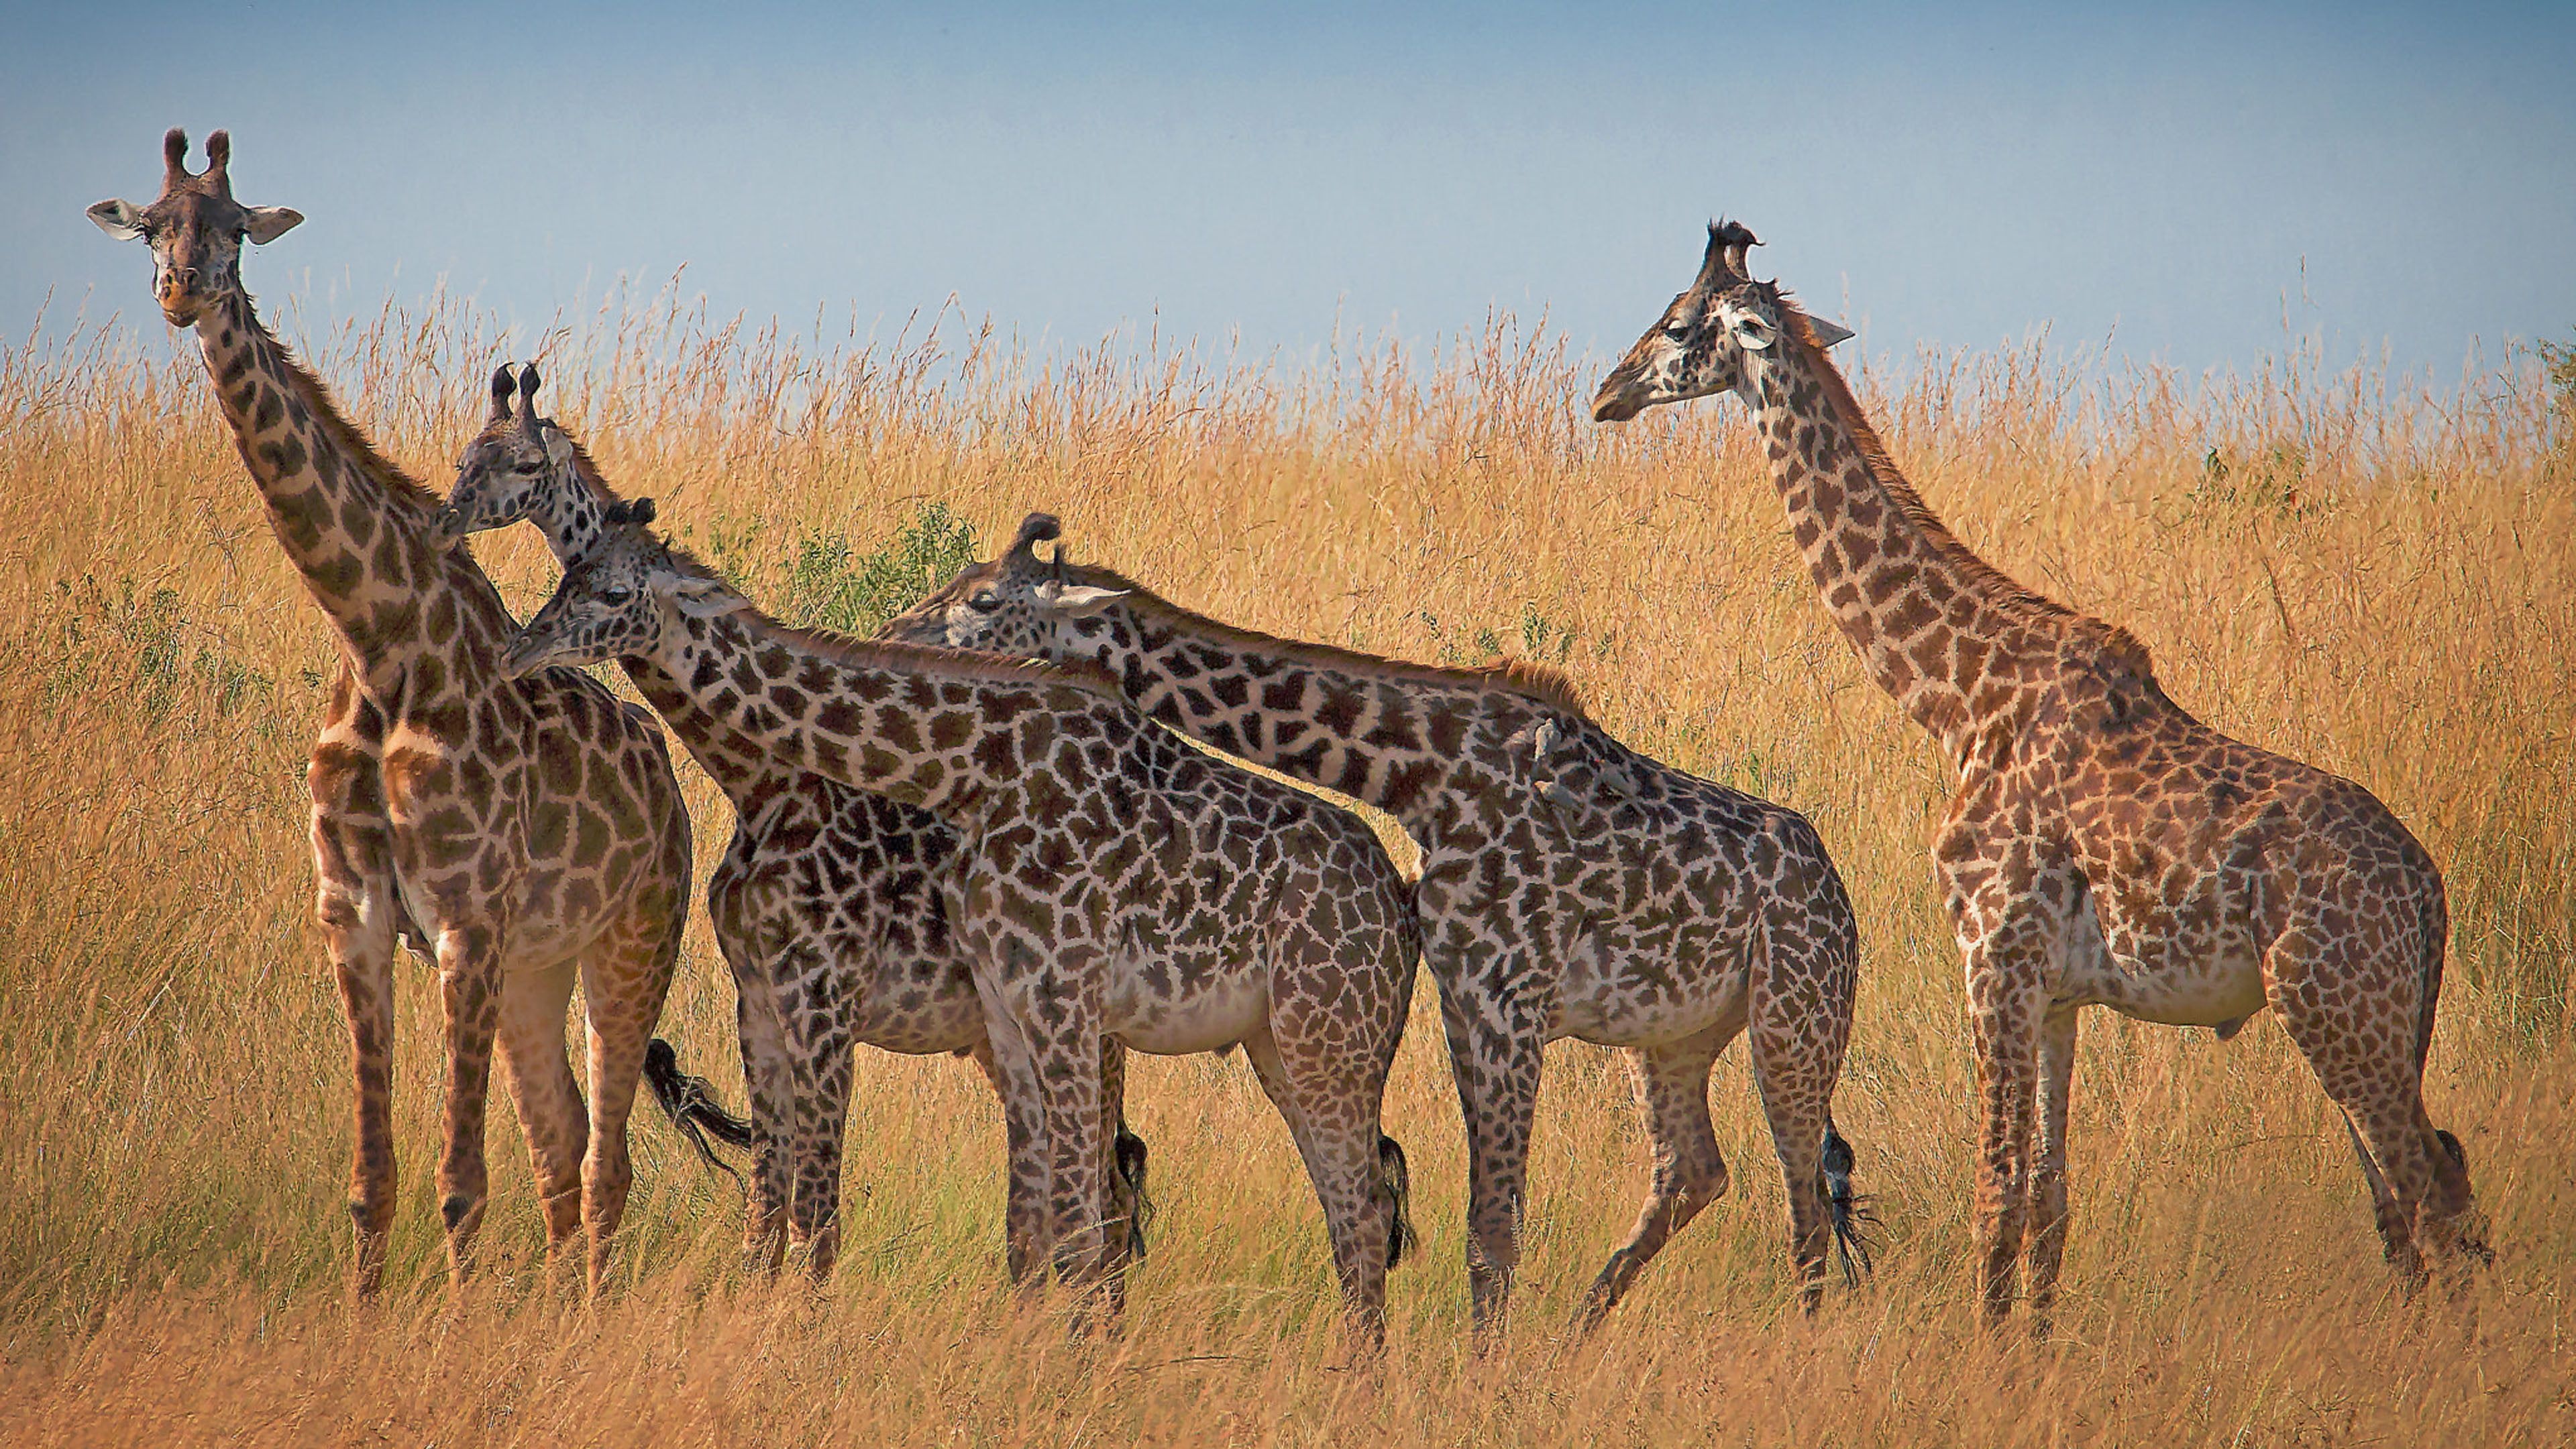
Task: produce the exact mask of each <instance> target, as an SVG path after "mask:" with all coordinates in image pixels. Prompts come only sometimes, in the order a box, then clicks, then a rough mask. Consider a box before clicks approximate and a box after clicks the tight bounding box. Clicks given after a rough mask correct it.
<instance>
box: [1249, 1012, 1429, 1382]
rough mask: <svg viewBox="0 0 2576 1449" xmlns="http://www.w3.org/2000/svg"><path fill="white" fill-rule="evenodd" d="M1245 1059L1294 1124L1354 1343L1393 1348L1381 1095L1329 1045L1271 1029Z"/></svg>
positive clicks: (1253, 1042)
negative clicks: (1381, 1184)
mask: <svg viewBox="0 0 2576 1449" xmlns="http://www.w3.org/2000/svg"><path fill="white" fill-rule="evenodd" d="M1243 1055H1244V1059H1245V1060H1246V1061H1249V1062H1250V1063H1252V1071H1253V1075H1254V1076H1256V1077H1258V1078H1259V1079H1260V1081H1261V1090H1262V1092H1263V1093H1264V1094H1265V1095H1267V1096H1268V1097H1269V1098H1270V1104H1271V1105H1272V1106H1274V1107H1276V1108H1278V1109H1279V1116H1280V1117H1281V1119H1282V1120H1284V1121H1285V1122H1286V1123H1287V1124H1288V1135H1289V1137H1290V1138H1291V1139H1292V1140H1293V1141H1295V1143H1296V1144H1297V1156H1298V1158H1299V1159H1300V1160H1301V1161H1303V1162H1304V1163H1305V1164H1306V1177H1307V1180H1308V1181H1309V1182H1311V1183H1312V1184H1313V1185H1314V1188H1315V1198H1316V1200H1317V1201H1318V1202H1319V1203H1321V1204H1322V1206H1323V1210H1324V1228H1325V1231H1326V1233H1327V1234H1328V1235H1329V1236H1330V1237H1331V1240H1332V1244H1333V1272H1334V1276H1335V1277H1336V1278H1337V1279H1339V1280H1340V1283H1341V1289H1342V1306H1343V1310H1344V1313H1345V1314H1346V1316H1347V1319H1346V1321H1347V1323H1348V1328H1349V1333H1350V1337H1351V1342H1352V1346H1353V1347H1354V1348H1355V1349H1356V1350H1358V1351H1359V1352H1361V1353H1373V1352H1375V1351H1376V1350H1377V1349H1379V1348H1382V1347H1384V1346H1385V1344H1386V1269H1387V1249H1388V1242H1389V1236H1390V1234H1391V1233H1392V1232H1393V1231H1394V1229H1395V1221H1394V1218H1393V1216H1392V1215H1391V1214H1389V1213H1388V1212H1386V1211H1385V1209H1384V1206H1383V1204H1382V1203H1381V1202H1380V1194H1379V1191H1378V1147H1377V1144H1378V1136H1379V1133H1378V1114H1377V1110H1376V1107H1377V1101H1378V1093H1377V1092H1375V1091H1371V1090H1370V1089H1369V1086H1368V1084H1367V1083H1365V1082H1354V1081H1351V1080H1349V1078H1351V1077H1353V1076H1355V1075H1360V1074H1358V1073H1354V1072H1353V1071H1352V1064H1351V1063H1349V1062H1347V1061H1345V1060H1342V1059H1341V1056H1342V1054H1341V1052H1340V1051H1338V1050H1336V1049H1334V1048H1333V1047H1331V1046H1329V1045H1327V1044H1325V1043H1322V1042H1315V1041H1301V1040H1298V1039H1297V1038H1296V1037H1294V1036H1292V1037H1291V1039H1290V1040H1289V1041H1288V1042H1287V1043H1285V1044H1283V1043H1281V1042H1280V1041H1279V1040H1278V1039H1277V1038H1276V1037H1274V1036H1273V1034H1272V1033H1271V1032H1270V1031H1267V1030H1265V1031H1261V1032H1257V1033H1255V1034H1253V1035H1251V1036H1248V1037H1245V1038H1244V1039H1243ZM1381 1075H1382V1074H1381ZM1379 1090H1383V1082H1382V1081H1381V1082H1380V1083H1379Z"/></svg>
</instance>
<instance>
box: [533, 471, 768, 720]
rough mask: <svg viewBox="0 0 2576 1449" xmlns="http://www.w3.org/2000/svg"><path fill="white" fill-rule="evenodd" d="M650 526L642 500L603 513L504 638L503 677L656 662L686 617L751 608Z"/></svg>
mask: <svg viewBox="0 0 2576 1449" xmlns="http://www.w3.org/2000/svg"><path fill="white" fill-rule="evenodd" d="M652 521H653V500H652V499H650V498H638V499H636V500H635V501H634V502H632V503H620V504H617V505H615V506H614V507H612V508H611V509H610V510H609V512H608V529H607V531H606V532H604V533H603V534H601V535H600V539H599V542H598V543H596V544H594V545H593V546H592V547H591V550H590V552H588V553H586V554H584V555H582V557H581V558H580V560H579V561H577V562H576V563H574V564H573V566H572V567H570V568H568V569H566V570H564V576H563V582H562V583H560V584H558V585H556V586H555V593H554V597H553V598H551V599H548V600H546V605H545V607H544V608H542V609H539V610H537V615H536V617H535V618H533V619H530V620H529V621H528V623H527V627H525V628H523V629H521V630H520V631H519V634H518V637H517V638H515V639H513V640H511V641H510V648H509V652H508V653H507V655H505V656H504V657H503V659H502V662H501V670H502V672H503V673H504V674H507V675H509V676H510V677H512V678H514V679H515V678H518V677H520V676H522V675H526V674H530V673H533V672H535V671H536V670H539V669H543V668H545V667H546V666H548V665H563V666H566V667H579V666H581V665H585V664H598V663H601V662H603V661H605V660H610V659H654V658H659V657H660V656H661V654H662V652H663V650H664V649H665V648H666V647H667V646H668V645H670V644H672V643H673V642H675V641H676V640H677V639H678V638H679V637H680V636H681V635H682V634H683V633H684V632H685V631H686V627H687V626H686V623H685V621H686V620H688V619H712V618H715V617H717V616H719V615H723V614H730V613H733V612H735V611H737V610H741V609H747V608H750V607H751V601H750V600H749V599H746V598H744V597H743V596H742V595H741V594H739V593H736V592H735V591H734V588H733V586H732V585H730V584H728V583H726V582H725V581H724V580H723V579H720V578H718V577H716V576H715V575H714V574H712V573H709V572H708V571H707V570H706V569H705V568H703V567H701V566H699V565H698V564H697V563H696V562H695V561H694V560H691V559H688V558H686V557H684V556H682V555H678V554H674V553H673V552H672V551H671V546H670V545H669V544H667V543H664V542H663V541H662V540H661V539H659V538H656V537H654V535H653V531H652V529H650V528H648V527H646V525H647V524H649V523H651V522H652Z"/></svg>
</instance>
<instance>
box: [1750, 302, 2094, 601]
mask: <svg viewBox="0 0 2576 1449" xmlns="http://www.w3.org/2000/svg"><path fill="white" fill-rule="evenodd" d="M1770 291H1771V295H1772V297H1773V298H1774V299H1775V300H1776V301H1778V302H1779V303H1780V315H1781V317H1782V318H1783V319H1784V320H1787V321H1788V322H1789V332H1790V334H1791V335H1792V336H1794V337H1795V338H1796V339H1797V344H1798V346H1800V347H1801V348H1803V349H1805V351H1806V357H1807V361H1808V362H1809V363H1811V364H1813V371H1814V372H1815V374H1816V377H1817V379H1818V380H1819V381H1820V382H1822V383H1823V385H1824V389H1825V401H1826V403H1827V405H1828V406H1830V407H1832V408H1833V409H1834V410H1835V411H1836V412H1838V413H1840V414H1841V415H1842V418H1843V424H1844V426H1845V427H1847V428H1849V429H1850V430H1851V435H1852V441H1853V442H1854V443H1856V444H1857V445H1859V448H1860V458H1861V466H1863V467H1865V468H1867V469H1868V470H1869V474H1870V478H1871V480H1872V481H1874V482H1876V483H1877V484H1878V486H1879V489H1880V490H1881V491H1882V492H1884V493H1886V494H1887V497H1888V500H1889V501H1890V502H1892V503H1894V504H1895V505H1896V511H1897V512H1898V513H1899V514H1901V515H1903V516H1904V518H1905V520H1906V521H1907V522H1909V523H1911V524H1913V525H1914V526H1915V528H1916V529H1918V530H1919V531H1921V533H1922V534H1923V537H1924V540H1925V542H1927V543H1929V544H1931V545H1932V547H1933V549H1934V550H1935V551H1936V552H1938V553H1940V554H1941V555H1943V556H1944V557H1945V558H1947V559H1948V560H1949V562H1951V563H1952V564H1954V565H1956V566H1957V567H1958V569H1959V571H1960V572H1961V573H1963V574H1965V575H1966V576H1967V577H1968V578H1969V580H1970V581H1972V582H1975V583H1980V584H1985V585H1988V586H1990V587H1992V588H1993V589H1994V591H1995V593H1994V595H1993V597H1995V598H1996V599H1997V600H1998V601H1999V602H2001V603H2003V604H2005V605H2006V606H2008V607H2018V608H2019V609H2020V610H2022V611H2025V612H2029V613H2035V614H2039V615H2044V616H2047V617H2052V618H2066V619H2081V618H2083V617H2084V615H2082V614H2079V613H2077V612H2076V611H2075V610H2073V609H2070V608H2068V607H2066V606H2065V605H2064V604H2061V603H2059V602H2057V601H2056V600H2055V599H2052V598H2050V597H2048V596H2047V595H2046V594H2043V593H2040V592H2038V591H2037V590H2035V589H2032V588H2031V587H2029V586H2028V585H2026V584H2024V583H2022V582H2021V581H2020V580H2019V579H2016V578H2014V577H2013V576H2012V575H2010V574H2008V573H2005V572H2004V571H2003V570H2002V569H1999V568H1996V567H1995V566H1994V565H1993V564H1990V563H1988V562H1986V561H1985V560H1984V559H1982V558H1979V557H1978V556H1977V553H1976V550H1974V549H1972V548H1970V547H1968V546H1967V544H1965V543H1963V542H1961V541H1960V539H1959V536H1958V535H1957V534H1955V533H1952V532H1951V531H1950V525H1949V524H1947V523H1944V522H1943V521H1942V520H1941V515H1939V514H1937V513H1935V512H1933V511H1932V505H1930V504H1928V503H1926V502H1924V501H1923V495H1922V494H1920V493H1917V492H1915V491H1914V484H1913V483H1912V482H1911V481H1909V480H1908V479H1907V478H1906V476H1905V473H1904V470H1903V469H1900V468H1898V467H1897V466H1896V460H1895V459H1894V458H1892V457H1890V456H1888V452H1887V445H1886V444H1885V443H1882V442H1880V441H1879V437H1878V429H1876V428H1874V427H1872V426H1871V425H1870V421H1869V414H1868V413H1867V412H1866V411H1865V410H1864V409H1863V408H1862V407H1861V405H1860V399H1858V398H1856V397H1854V396H1852V390H1851V384H1850V383H1848V382H1845V381H1844V380H1843V374H1842V369H1840V368H1838V367H1836V366H1834V364H1833V360H1832V359H1831V358H1830V357H1828V356H1826V354H1825V346H1824V344H1823V343H1821V342H1819V341H1817V340H1816V334H1815V330H1814V329H1813V328H1811V327H1809V326H1808V325H1807V312H1806V309H1805V308H1804V307H1801V306H1799V305H1798V301H1797V299H1796V297H1794V296H1793V295H1792V294H1791V293H1790V292H1789V291H1788V289H1787V288H1785V287H1772V288H1771V289H1770Z"/></svg>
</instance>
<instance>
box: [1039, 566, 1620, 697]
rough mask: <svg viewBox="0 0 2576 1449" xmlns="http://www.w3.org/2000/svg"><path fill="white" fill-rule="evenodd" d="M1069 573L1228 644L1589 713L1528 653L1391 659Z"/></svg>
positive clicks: (1114, 578)
mask: <svg viewBox="0 0 2576 1449" xmlns="http://www.w3.org/2000/svg"><path fill="white" fill-rule="evenodd" d="M1065 572H1066V575H1067V576H1068V577H1073V576H1077V575H1078V576H1079V577H1080V580H1081V582H1083V583H1085V584H1088V585H1092V586H1094V587H1098V588H1107V589H1120V590H1124V591H1126V593H1127V595H1128V597H1127V598H1126V599H1125V600H1124V601H1123V602H1124V603H1126V604H1127V605H1128V607H1129V608H1130V609H1132V610H1133V611H1135V612H1136V613H1138V614H1140V615H1143V616H1145V617H1147V618H1159V619H1165V620H1169V621H1171V622H1174V623H1177V624H1179V625H1181V626H1182V627H1183V628H1185V629H1187V630H1188V631H1189V632H1191V633H1193V634H1204V635H1206V636H1207V637H1209V638H1211V639H1215V640H1218V641H1219V642H1222V643H1226V644H1240V645H1245V646H1248V647H1250V648H1253V649H1257V650H1259V651H1260V652H1262V653H1264V654H1276V655H1279V656H1280V657H1282V658H1286V659H1294V660H1298V661H1300V662H1301V663H1306V664H1312V665H1316V666H1319V667H1321V668H1325V669H1331V670H1335V671H1338V672H1340V673H1343V674H1349V675H1355V676H1357V677H1359V678H1362V679H1386V680H1394V681H1397V682H1401V683H1412V684H1434V685H1442V686H1446V687H1448V688H1452V689H1469V690H1474V691H1477V692H1478V693H1487V694H1494V693H1499V694H1510V695H1517V696H1519V697H1520V698H1522V699H1527V700H1532V701H1534V702H1536V703H1539V704H1543V705H1546V706H1547V707H1548V708H1550V709H1555V710H1562V711H1564V712H1565V713H1567V714H1570V715H1573V716H1575V717H1576V718H1578V719H1586V720H1588V719H1590V718H1591V717H1592V716H1591V712H1590V711H1589V710H1588V709H1587V708H1586V707H1585V705H1584V702H1583V693H1582V691H1581V690H1580V689H1578V688H1577V687H1576V686H1575V683H1574V680H1573V679H1572V678H1571V677H1570V676H1568V675H1567V674H1566V673H1565V672H1564V671H1563V670H1560V669H1556V668H1553V667H1551V666H1549V665H1545V664H1539V663H1536V662H1534V661H1531V660H1527V659H1506V660H1504V661H1503V662H1502V663H1500V664H1493V665H1484V666H1477V667H1468V668H1457V667H1452V666H1448V665H1441V664H1416V663H1412V662H1411V661H1408V660H1402V659H1389V658H1387V657H1386V656H1385V655H1383V654H1370V653H1368V652H1366V651H1364V650H1359V649H1344V648H1342V647H1340V646H1339V645H1334V644H1316V643H1311V642H1309V641H1307V640H1303V639H1282V638H1280V637H1279V636H1278V635H1276V634H1264V633H1262V632H1261V631H1259V630H1257V629H1246V628H1243V627H1241V626H1239V625H1235V624H1228V623H1226V622H1224V621H1223V620H1221V619H1211V618H1209V617H1208V616H1207V615H1205V614H1202V613H1199V612H1197V611H1196V610H1193V609H1186V608H1183V607H1182V606H1180V605H1179V604H1175V603H1173V602H1172V601H1171V600H1169V599H1166V598H1164V597H1163V596H1162V595H1160V594H1158V593H1155V592H1154V591H1153V590H1152V589H1149V588H1147V587H1145V586H1144V585H1143V584H1140V583H1138V582H1136V581H1135V580H1134V579H1131V578H1128V577H1127V576H1126V575H1124V574H1121V573H1119V572H1117V571H1116V570H1114V569H1107V568H1102V567H1100V566H1099V565H1097V564H1075V563H1068V564H1066V565H1065Z"/></svg>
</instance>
